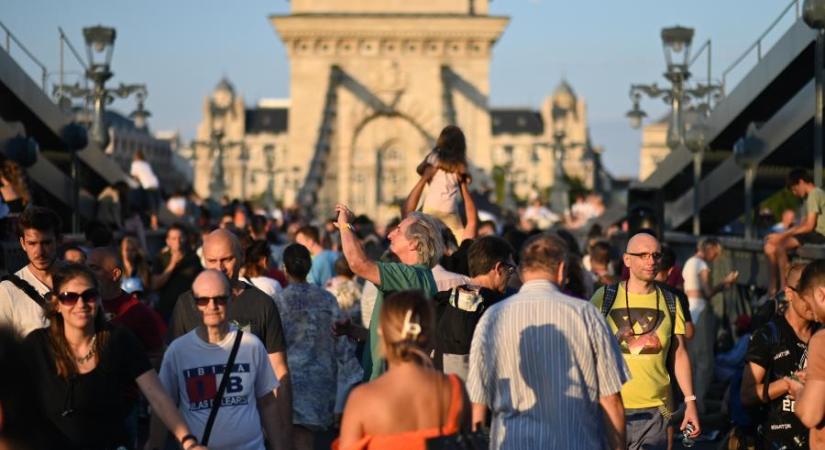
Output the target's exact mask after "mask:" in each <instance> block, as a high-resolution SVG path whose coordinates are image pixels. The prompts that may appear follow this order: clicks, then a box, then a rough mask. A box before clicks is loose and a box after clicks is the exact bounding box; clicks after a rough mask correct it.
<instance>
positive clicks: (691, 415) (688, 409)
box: [679, 401, 702, 438]
mask: <svg viewBox="0 0 825 450" xmlns="http://www.w3.org/2000/svg"><path fill="white" fill-rule="evenodd" d="M688 424H692V425H693V433H691V434H690V437H691V438H696V437H698V436H699V435H700V434H702V426H701V425H700V424H699V412H698V411H697V410H696V402H695V401H691V402H687V403H685V418H684V419H683V420H682V425H680V426H679V430H681V431H683V432H684V431H685V429H686V428H687V426H688Z"/></svg>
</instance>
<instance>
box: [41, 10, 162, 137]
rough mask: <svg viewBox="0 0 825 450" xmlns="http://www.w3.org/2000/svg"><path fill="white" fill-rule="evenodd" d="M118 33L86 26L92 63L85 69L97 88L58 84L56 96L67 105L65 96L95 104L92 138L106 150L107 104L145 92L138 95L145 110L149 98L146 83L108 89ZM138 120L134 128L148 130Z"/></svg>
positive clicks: (146, 114)
mask: <svg viewBox="0 0 825 450" xmlns="http://www.w3.org/2000/svg"><path fill="white" fill-rule="evenodd" d="M116 36H117V33H116V31H115V29H114V28H109V27H104V26H101V25H97V26H94V27H86V28H84V29H83V38H84V40H85V41H86V55H87V57H88V60H89V64H88V68H87V69H86V74H85V75H86V78H88V79H89V80H92V82H93V83H94V87H92V88H85V87H80V83H75V84H74V85H63V84H61V85H57V86H55V87H54V92H55V95H59V96H60V97H61V100H60V101H61V102H64V99H63V97H65V96H68V97H74V98H82V99H84V100H85V101H87V102H91V103H92V104H93V105H94V114H93V116H92V119H91V127H90V129H89V134H90V138H91V140H92V141H93V142H95V143H96V144H97V146H98V147H99V148H100V149H101V150H104V149H105V148H106V147H107V146H108V145H109V129H108V126H107V124H106V119H105V115H104V113H105V110H106V105H108V104H110V103H112V101H113V100H114V97H115V96H117V97H120V98H126V97H128V96H130V95H132V94H135V93H142V96H139V104H138V108H139V110H142V109H143V105H142V101H143V99H144V98H145V97H146V95H147V90H146V86H145V85H143V84H129V85H126V84H123V83H121V84H120V85H119V86H118V87H117V88H115V89H108V88H106V81H108V80H109V79H110V78H112V75H113V73H112V70H111V62H112V53H113V52H114V45H115V38H116ZM148 116H149V114H148V111H143V115H142V117H139V118H138V120H140V119H145V118H146V117H148ZM137 122H138V121H137V120H136V123H135V125H136V126H139V127H141V126H142V127H144V128H145V120H144V121H143V122H142V123H141V125H138V123H137Z"/></svg>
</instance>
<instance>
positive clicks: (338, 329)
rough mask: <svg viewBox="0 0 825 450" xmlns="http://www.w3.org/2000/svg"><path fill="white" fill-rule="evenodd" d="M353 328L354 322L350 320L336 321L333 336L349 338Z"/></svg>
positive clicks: (333, 326)
mask: <svg viewBox="0 0 825 450" xmlns="http://www.w3.org/2000/svg"><path fill="white" fill-rule="evenodd" d="M351 328H352V321H350V320H349V319H341V320H336V321H335V322H333V323H332V334H333V335H334V336H335V337H340V336H348V335H349V332H350V329H351Z"/></svg>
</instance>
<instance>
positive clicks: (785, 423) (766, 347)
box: [745, 316, 808, 448]
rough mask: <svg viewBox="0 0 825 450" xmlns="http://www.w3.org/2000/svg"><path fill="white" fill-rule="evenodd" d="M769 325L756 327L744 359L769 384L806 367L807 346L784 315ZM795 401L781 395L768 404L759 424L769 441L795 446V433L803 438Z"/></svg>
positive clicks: (803, 428)
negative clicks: (763, 370) (750, 363)
mask: <svg viewBox="0 0 825 450" xmlns="http://www.w3.org/2000/svg"><path fill="white" fill-rule="evenodd" d="M771 321H772V322H773V323H774V325H775V330H776V331H775V333H776V334H775V335H774V331H773V330H772V329H771V327H770V325H769V324H765V325H763V326H761V327H760V328H759V329H757V330H756V331H755V332H754V333H753V335H752V336H751V340H750V344H749V346H748V353H747V355H746V356H745V360H746V361H748V362H752V363H754V364H757V365H759V366H760V367H763V368H764V369H765V371H766V373H765V383H772V382H774V381H776V380H779V379H781V378H784V377H786V376H788V375H791V374H792V373H794V372H796V371H798V370H802V369H804V368H805V367H806V366H807V360H808V346H807V345H806V344H805V343H804V342H802V341H800V340H799V338H798V337H797V336H796V333H794V331H793V328H791V326H790V325H789V324H788V321H787V320H786V319H785V317H784V316H776V317H774V318H773V319H771ZM795 408H796V402H795V401H794V400H792V399H791V398H790V396H789V395H787V394H786V395H783V396H782V397H779V398H777V399H775V400H773V401H771V402H770V404H769V405H768V414H767V415H766V416H765V418H764V420H762V422H761V423H760V424H759V425H758V426H759V427H760V432H761V434H762V435H763V436H765V438H766V439H767V440H769V441H770V442H776V443H783V444H787V445H789V448H794V445H795V444H794V440H793V438H794V436H797V437H805V436H806V435H807V433H808V432H807V430H806V428H805V426H804V425H802V422H800V421H799V419H798V418H797V417H796V415H794V410H795Z"/></svg>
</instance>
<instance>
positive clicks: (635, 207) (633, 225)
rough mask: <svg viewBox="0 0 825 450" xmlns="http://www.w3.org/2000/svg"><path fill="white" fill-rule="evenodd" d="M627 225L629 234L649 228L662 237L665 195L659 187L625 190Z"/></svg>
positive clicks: (658, 236) (658, 237) (659, 237)
mask: <svg viewBox="0 0 825 450" xmlns="http://www.w3.org/2000/svg"><path fill="white" fill-rule="evenodd" d="M627 225H628V232H629V233H630V236H632V235H634V234H636V233H638V232H639V230H644V229H649V230H652V231H654V232H655V233H656V238H657V239H662V233H663V232H664V230H665V197H664V194H663V193H662V191H661V190H660V189H653V188H643V187H632V188H630V189H629V190H628V192H627Z"/></svg>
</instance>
